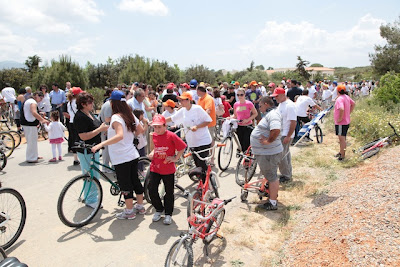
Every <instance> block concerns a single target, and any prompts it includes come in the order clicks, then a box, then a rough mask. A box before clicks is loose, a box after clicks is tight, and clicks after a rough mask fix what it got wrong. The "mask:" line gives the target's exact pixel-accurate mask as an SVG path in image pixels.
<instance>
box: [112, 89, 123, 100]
mask: <svg viewBox="0 0 400 267" xmlns="http://www.w3.org/2000/svg"><path fill="white" fill-rule="evenodd" d="M121 98H125V94H124V92H122V91H117V90H116V91H113V92H112V93H111V96H110V100H118V101H121Z"/></svg>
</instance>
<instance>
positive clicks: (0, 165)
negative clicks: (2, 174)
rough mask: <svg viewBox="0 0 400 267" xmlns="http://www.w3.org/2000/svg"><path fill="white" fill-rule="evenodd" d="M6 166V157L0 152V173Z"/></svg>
mask: <svg viewBox="0 0 400 267" xmlns="http://www.w3.org/2000/svg"><path fill="white" fill-rule="evenodd" d="M6 165H7V157H6V155H5V154H4V152H3V151H1V150H0V171H1V170H3V169H4V168H5V167H6Z"/></svg>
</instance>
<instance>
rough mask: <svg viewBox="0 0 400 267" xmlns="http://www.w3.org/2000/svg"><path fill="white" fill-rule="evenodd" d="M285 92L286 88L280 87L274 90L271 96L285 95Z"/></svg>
mask: <svg viewBox="0 0 400 267" xmlns="http://www.w3.org/2000/svg"><path fill="white" fill-rule="evenodd" d="M284 94H285V89H283V88H281V87H278V88H276V89H275V90H274V93H273V94H272V95H271V96H277V95H284Z"/></svg>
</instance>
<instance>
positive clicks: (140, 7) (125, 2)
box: [117, 0, 168, 16]
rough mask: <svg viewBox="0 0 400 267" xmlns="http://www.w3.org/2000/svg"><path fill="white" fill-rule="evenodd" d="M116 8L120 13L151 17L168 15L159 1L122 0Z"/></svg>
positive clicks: (165, 8)
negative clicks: (127, 12) (133, 13)
mask: <svg viewBox="0 0 400 267" xmlns="http://www.w3.org/2000/svg"><path fill="white" fill-rule="evenodd" d="M117 7H118V8H119V9H120V10H122V11H133V12H140V13H144V14H147V15H152V16H166V15H168V8H167V7H166V6H165V5H164V3H163V2H161V0H122V1H121V2H120V3H119V4H118V6H117Z"/></svg>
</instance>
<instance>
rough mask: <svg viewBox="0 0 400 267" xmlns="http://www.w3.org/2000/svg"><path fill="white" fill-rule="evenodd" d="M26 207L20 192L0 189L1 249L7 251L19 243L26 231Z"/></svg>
mask: <svg viewBox="0 0 400 267" xmlns="http://www.w3.org/2000/svg"><path fill="white" fill-rule="evenodd" d="M25 221H26V205H25V201H24V199H23V197H22V196H21V194H20V193H18V191H16V190H14V189H11V188H1V189H0V247H1V248H3V249H7V248H9V247H10V246H12V244H14V243H15V241H17V239H18V237H19V236H20V235H21V233H22V230H23V229H24V226H25Z"/></svg>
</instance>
